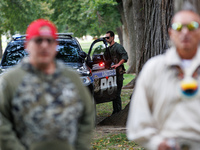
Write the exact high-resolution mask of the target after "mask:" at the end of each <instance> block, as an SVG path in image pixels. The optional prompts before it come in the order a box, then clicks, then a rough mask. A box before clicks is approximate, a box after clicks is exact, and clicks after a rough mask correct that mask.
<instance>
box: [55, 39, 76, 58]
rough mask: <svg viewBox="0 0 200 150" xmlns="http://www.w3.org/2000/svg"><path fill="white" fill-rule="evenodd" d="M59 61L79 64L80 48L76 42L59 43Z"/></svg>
mask: <svg viewBox="0 0 200 150" xmlns="http://www.w3.org/2000/svg"><path fill="white" fill-rule="evenodd" d="M57 51H58V54H57V56H56V58H57V59H61V60H63V61H64V62H79V61H80V58H79V52H80V49H79V46H78V44H77V43H76V42H75V41H71V40H70V41H59V45H58V47H57Z"/></svg>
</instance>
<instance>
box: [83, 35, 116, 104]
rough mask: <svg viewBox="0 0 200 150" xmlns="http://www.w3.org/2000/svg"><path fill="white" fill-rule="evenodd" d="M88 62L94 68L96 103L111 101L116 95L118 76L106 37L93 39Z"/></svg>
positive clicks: (93, 78)
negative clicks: (113, 66)
mask: <svg viewBox="0 0 200 150" xmlns="http://www.w3.org/2000/svg"><path fill="white" fill-rule="evenodd" d="M86 63H87V64H88V66H89V67H90V68H91V70H92V80H93V88H94V99H95V101H96V103H97V104H98V103H105V102H110V101H112V100H113V99H114V98H115V97H116V92H117V81H116V80H117V78H116V69H113V68H111V65H112V64H113V62H112V60H111V57H110V52H109V48H108V46H107V43H106V40H105V39H104V38H100V39H97V40H95V41H93V43H92V44H91V46H90V49H89V52H88V56H87V59H86Z"/></svg>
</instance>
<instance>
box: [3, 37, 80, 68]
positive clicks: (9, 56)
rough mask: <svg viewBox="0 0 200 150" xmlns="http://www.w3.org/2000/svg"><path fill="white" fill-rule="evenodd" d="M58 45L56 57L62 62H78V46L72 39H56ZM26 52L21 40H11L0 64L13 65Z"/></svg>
mask: <svg viewBox="0 0 200 150" xmlns="http://www.w3.org/2000/svg"><path fill="white" fill-rule="evenodd" d="M58 42H59V45H58V46H57V51H58V54H57V56H56V58H57V59H60V60H63V61H64V62H80V61H81V60H80V57H79V52H80V48H79V46H78V44H77V43H76V42H75V41H73V40H61V39H58ZM27 55H28V53H27V52H26V51H25V50H24V42H23V41H13V42H11V43H9V44H8V46H7V48H6V50H5V52H4V56H3V58H2V61H1V65H2V66H13V65H16V64H18V63H19V62H20V61H21V60H22V58H23V57H25V56H27Z"/></svg>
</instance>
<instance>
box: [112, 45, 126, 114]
mask: <svg viewBox="0 0 200 150" xmlns="http://www.w3.org/2000/svg"><path fill="white" fill-rule="evenodd" d="M109 48H110V54H111V59H112V61H113V62H114V64H117V63H119V62H120V60H122V59H124V60H125V62H127V60H128V54H127V52H126V51H125V49H124V47H123V46H122V45H120V44H119V43H117V42H115V43H114V44H113V45H112V46H110V47H109ZM116 72H117V97H116V98H115V99H114V100H113V114H114V113H117V112H119V111H121V109H122V103H121V96H120V95H121V89H122V86H123V79H124V78H123V74H124V72H125V68H124V65H123V64H122V65H121V66H119V67H118V68H117V69H116Z"/></svg>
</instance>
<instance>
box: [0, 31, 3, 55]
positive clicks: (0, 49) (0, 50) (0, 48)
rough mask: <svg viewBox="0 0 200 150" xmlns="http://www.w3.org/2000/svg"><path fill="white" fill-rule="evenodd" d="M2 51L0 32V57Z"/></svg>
mask: <svg viewBox="0 0 200 150" xmlns="http://www.w3.org/2000/svg"><path fill="white" fill-rule="evenodd" d="M2 52H3V49H2V38H1V34H0V58H2Z"/></svg>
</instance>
